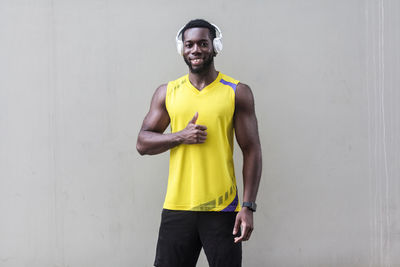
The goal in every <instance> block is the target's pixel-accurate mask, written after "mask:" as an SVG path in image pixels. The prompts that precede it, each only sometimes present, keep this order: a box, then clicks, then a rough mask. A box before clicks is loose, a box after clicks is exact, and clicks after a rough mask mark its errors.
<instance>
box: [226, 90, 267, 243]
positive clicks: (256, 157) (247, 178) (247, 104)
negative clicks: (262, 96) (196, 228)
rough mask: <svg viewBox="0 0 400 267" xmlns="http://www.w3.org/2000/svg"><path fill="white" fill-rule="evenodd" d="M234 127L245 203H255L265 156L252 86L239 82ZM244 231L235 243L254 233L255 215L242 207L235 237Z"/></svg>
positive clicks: (235, 229) (237, 220)
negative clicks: (241, 169)
mask: <svg viewBox="0 0 400 267" xmlns="http://www.w3.org/2000/svg"><path fill="white" fill-rule="evenodd" d="M235 101H236V104H235V117H234V126H235V134H236V140H237V142H238V144H239V146H240V148H241V150H242V153H243V201H245V202H249V201H256V197H257V192H258V186H259V184H260V178H261V170H262V155H261V145H260V138H259V135H258V126H257V118H256V114H255V109H254V98H253V94H252V92H251V89H250V87H249V86H247V85H245V84H242V83H239V84H238V86H237V88H236V96H235ZM239 226H241V228H242V235H241V236H240V237H237V238H235V242H240V241H242V240H243V241H245V240H248V239H249V238H250V235H251V232H252V231H253V228H254V227H253V212H252V211H250V210H249V209H247V208H243V209H242V210H241V211H240V212H239V213H238V215H237V218H236V223H235V227H234V231H233V232H234V234H236V233H237V232H238V230H239Z"/></svg>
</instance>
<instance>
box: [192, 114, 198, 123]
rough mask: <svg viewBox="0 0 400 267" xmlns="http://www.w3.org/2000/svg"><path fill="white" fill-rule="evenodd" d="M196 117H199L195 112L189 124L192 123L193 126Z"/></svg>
mask: <svg viewBox="0 0 400 267" xmlns="http://www.w3.org/2000/svg"><path fill="white" fill-rule="evenodd" d="M198 117H199V113H198V112H196V114H194V116H193V118H192V119H191V120H190V122H191V123H193V124H195V123H196V121H197V118H198Z"/></svg>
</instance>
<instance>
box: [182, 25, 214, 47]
mask: <svg viewBox="0 0 400 267" xmlns="http://www.w3.org/2000/svg"><path fill="white" fill-rule="evenodd" d="M191 28H206V29H208V31H209V36H210V39H211V41H212V40H214V38H215V37H216V36H217V32H216V30H215V27H214V26H213V25H212V24H211V23H209V22H208V21H206V20H204V19H194V20H191V21H189V22H188V23H187V24H186V25H185V26H184V27H183V28H182V30H181V36H182V42H184V41H185V31H186V30H188V29H191Z"/></svg>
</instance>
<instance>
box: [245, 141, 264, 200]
mask: <svg viewBox="0 0 400 267" xmlns="http://www.w3.org/2000/svg"><path fill="white" fill-rule="evenodd" d="M261 170H262V156H261V148H254V149H251V150H249V151H246V152H244V153H243V201H245V202H248V201H256V198H257V192H258V186H259V184H260V179H261Z"/></svg>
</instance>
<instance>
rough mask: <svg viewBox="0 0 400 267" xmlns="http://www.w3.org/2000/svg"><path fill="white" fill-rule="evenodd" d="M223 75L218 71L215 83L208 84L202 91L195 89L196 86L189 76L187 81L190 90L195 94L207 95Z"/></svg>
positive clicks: (187, 75)
mask: <svg viewBox="0 0 400 267" xmlns="http://www.w3.org/2000/svg"><path fill="white" fill-rule="evenodd" d="M221 76H222V73H221V72H220V71H218V75H217V78H215V80H214V81H212V82H211V83H210V84H208V85H207V86H206V87H204V88H203V89H202V90H199V89H197V88H196V87H194V85H193V84H192V83H191V82H190V80H189V74H186V79H187V84H188V85H189V88H190V89H191V90H192V91H193V92H194V93H195V94H205V93H206V92H208V91H210V90H211V89H212V88H213V87H214V85H215V84H216V83H218V82H219V81H220V80H221Z"/></svg>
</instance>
